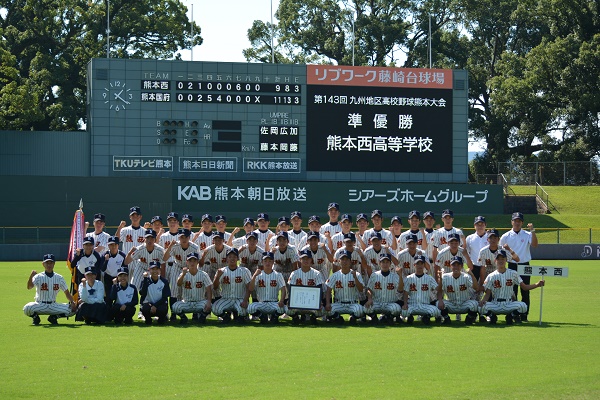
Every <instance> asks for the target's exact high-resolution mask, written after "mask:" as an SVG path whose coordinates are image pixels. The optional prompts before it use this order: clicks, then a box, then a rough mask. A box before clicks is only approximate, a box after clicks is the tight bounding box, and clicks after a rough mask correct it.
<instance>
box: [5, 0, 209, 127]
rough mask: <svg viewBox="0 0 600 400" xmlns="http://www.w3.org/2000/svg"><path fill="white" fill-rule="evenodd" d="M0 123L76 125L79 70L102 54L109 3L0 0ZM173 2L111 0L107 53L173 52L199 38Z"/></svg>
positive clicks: (81, 84)
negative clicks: (192, 32)
mask: <svg viewBox="0 0 600 400" xmlns="http://www.w3.org/2000/svg"><path fill="white" fill-rule="evenodd" d="M0 10H2V12H0V38H1V42H0V60H1V64H0V129H10V130H76V129H78V128H79V127H80V123H81V121H85V115H86V110H85V93H86V91H85V86H86V80H85V73H86V65H87V63H88V62H89V61H90V60H91V59H92V58H94V57H106V33H107V29H106V28H107V20H106V19H107V2H106V1H92V0H37V1H34V0H0ZM190 30H191V22H190V21H189V20H188V18H187V16H186V8H185V6H184V5H183V4H182V3H180V2H179V1H177V0H160V1H151V0H136V1H128V0H111V1H110V55H111V57H119V58H146V57H148V58H178V56H177V54H176V53H177V51H178V50H180V49H182V48H189V47H190V45H192V44H194V45H199V44H201V43H202V38H201V37H200V28H199V27H198V26H196V25H194V37H191V35H190Z"/></svg>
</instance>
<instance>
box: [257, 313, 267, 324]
mask: <svg viewBox="0 0 600 400" xmlns="http://www.w3.org/2000/svg"><path fill="white" fill-rule="evenodd" d="M258 319H259V320H260V323H261V324H266V323H267V322H269V316H268V315H267V314H261V315H260V317H259V318H258Z"/></svg>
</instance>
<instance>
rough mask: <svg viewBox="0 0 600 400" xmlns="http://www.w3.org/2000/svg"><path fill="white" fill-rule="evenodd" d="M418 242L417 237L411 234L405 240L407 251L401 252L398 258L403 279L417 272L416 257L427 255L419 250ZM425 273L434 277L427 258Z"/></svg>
mask: <svg viewBox="0 0 600 400" xmlns="http://www.w3.org/2000/svg"><path fill="white" fill-rule="evenodd" d="M418 242H419V239H418V238H417V235H413V234H410V235H407V236H406V237H405V238H404V245H405V246H406V249H404V250H402V251H400V252H399V253H398V256H397V259H398V268H400V269H401V270H402V278H403V279H406V277H407V276H409V275H410V274H414V273H415V272H417V270H416V269H415V257H417V256H422V255H425V252H423V251H422V250H419V248H418ZM425 272H426V273H427V274H429V275H434V274H433V271H432V268H431V265H430V264H429V262H428V259H427V257H425Z"/></svg>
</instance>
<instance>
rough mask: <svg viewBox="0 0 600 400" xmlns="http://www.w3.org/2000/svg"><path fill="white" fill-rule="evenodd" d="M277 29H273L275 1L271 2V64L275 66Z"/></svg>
mask: <svg viewBox="0 0 600 400" xmlns="http://www.w3.org/2000/svg"><path fill="white" fill-rule="evenodd" d="M273 36H275V29H274V28H273V0H271V64H275V48H274V47H273V46H274V42H275V40H274V38H273Z"/></svg>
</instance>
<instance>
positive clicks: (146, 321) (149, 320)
mask: <svg viewBox="0 0 600 400" xmlns="http://www.w3.org/2000/svg"><path fill="white" fill-rule="evenodd" d="M144 323H145V324H146V325H152V318H148V319H146V318H144Z"/></svg>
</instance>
